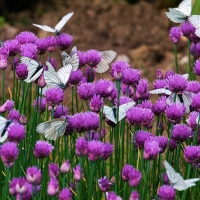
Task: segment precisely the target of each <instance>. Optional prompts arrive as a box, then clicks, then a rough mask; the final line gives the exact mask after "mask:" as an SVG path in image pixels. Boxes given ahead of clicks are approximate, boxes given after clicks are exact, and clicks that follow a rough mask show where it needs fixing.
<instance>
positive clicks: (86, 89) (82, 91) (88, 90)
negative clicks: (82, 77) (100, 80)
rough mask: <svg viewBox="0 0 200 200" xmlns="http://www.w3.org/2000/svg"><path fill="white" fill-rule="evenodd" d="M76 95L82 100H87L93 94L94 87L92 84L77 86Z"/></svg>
mask: <svg viewBox="0 0 200 200" xmlns="http://www.w3.org/2000/svg"><path fill="white" fill-rule="evenodd" d="M77 93H78V95H79V97H80V98H81V99H83V100H89V99H91V98H92V97H93V95H94V93H95V85H94V84H93V83H82V84H80V85H79V86H78V90H77Z"/></svg>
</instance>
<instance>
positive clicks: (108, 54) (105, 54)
mask: <svg viewBox="0 0 200 200" xmlns="http://www.w3.org/2000/svg"><path fill="white" fill-rule="evenodd" d="M100 53H101V56H102V58H101V61H100V63H99V64H98V65H97V67H96V68H94V70H95V71H96V72H97V73H104V72H106V71H107V70H108V69H109V65H108V64H109V63H111V62H112V61H113V60H114V59H115V57H116V55H117V53H116V52H115V51H113V50H107V51H100Z"/></svg>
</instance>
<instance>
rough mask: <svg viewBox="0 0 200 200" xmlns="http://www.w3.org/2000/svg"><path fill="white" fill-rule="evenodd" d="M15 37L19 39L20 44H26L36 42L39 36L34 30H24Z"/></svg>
mask: <svg viewBox="0 0 200 200" xmlns="http://www.w3.org/2000/svg"><path fill="white" fill-rule="evenodd" d="M15 39H16V40H18V42H19V43H20V44H26V43H35V41H36V39H37V37H36V35H35V34H34V33H32V32H29V31H24V32H21V33H20V34H18V35H17V36H16V38H15Z"/></svg>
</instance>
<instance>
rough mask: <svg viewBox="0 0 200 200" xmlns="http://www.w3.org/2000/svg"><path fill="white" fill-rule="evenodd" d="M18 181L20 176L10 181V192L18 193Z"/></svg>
mask: <svg viewBox="0 0 200 200" xmlns="http://www.w3.org/2000/svg"><path fill="white" fill-rule="evenodd" d="M17 181H18V178H12V181H11V182H10V185H9V192H10V194H11V195H16V194H17V192H16V189H15V187H16V184H17Z"/></svg>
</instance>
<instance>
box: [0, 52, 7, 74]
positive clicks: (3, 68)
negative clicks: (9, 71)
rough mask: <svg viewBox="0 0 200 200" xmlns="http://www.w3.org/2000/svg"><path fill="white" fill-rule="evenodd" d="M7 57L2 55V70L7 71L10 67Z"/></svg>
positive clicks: (0, 65)
mask: <svg viewBox="0 0 200 200" xmlns="http://www.w3.org/2000/svg"><path fill="white" fill-rule="evenodd" d="M7 59H8V58H7V56H5V55H0V69H2V70H5V69H6V68H7V67H8V61H7Z"/></svg>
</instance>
